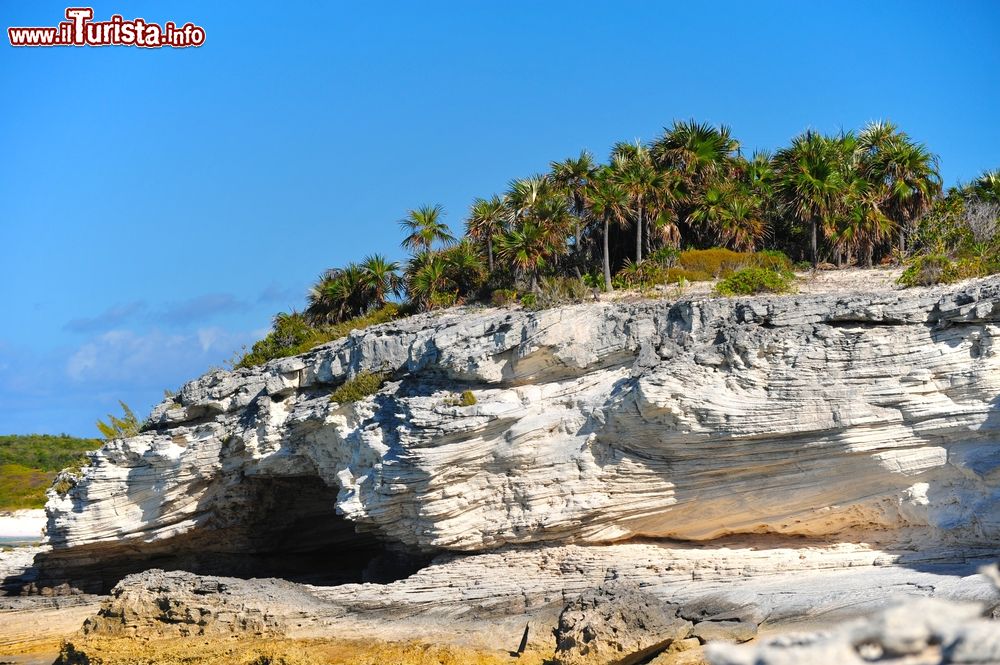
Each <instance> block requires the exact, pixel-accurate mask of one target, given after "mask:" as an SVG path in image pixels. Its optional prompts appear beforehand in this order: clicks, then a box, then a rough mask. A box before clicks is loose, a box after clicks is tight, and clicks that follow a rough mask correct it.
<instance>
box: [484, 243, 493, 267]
mask: <svg viewBox="0 0 1000 665" xmlns="http://www.w3.org/2000/svg"><path fill="white" fill-rule="evenodd" d="M486 254H487V257H488V259H489V264H490V272H493V238H487V239H486Z"/></svg>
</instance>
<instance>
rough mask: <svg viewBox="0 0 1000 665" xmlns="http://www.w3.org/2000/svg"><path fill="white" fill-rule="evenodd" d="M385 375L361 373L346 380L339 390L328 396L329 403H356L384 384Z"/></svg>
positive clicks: (372, 393)
mask: <svg viewBox="0 0 1000 665" xmlns="http://www.w3.org/2000/svg"><path fill="white" fill-rule="evenodd" d="M385 378H386V377H385V374H381V373H374V372H361V373H360V374H358V375H357V376H355V377H354V378H353V379H348V380H347V381H345V382H344V383H343V384H342V385H341V386H340V387H339V388H337V389H336V390H334V391H333V392H332V393H331V394H330V401H331V402H340V403H341V404H346V403H348V402H357V401H358V400H359V399H364V398H365V397H368V396H369V395H374V394H375V393H377V392H378V391H379V388H381V387H382V384H383V383H385Z"/></svg>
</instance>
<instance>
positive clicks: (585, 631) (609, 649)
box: [555, 584, 756, 665]
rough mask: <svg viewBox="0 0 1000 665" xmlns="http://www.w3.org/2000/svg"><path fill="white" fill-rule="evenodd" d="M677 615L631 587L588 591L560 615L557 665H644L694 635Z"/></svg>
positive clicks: (670, 606)
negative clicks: (657, 654) (672, 644)
mask: <svg viewBox="0 0 1000 665" xmlns="http://www.w3.org/2000/svg"><path fill="white" fill-rule="evenodd" d="M678 609H679V607H678V606H677V605H673V604H670V603H664V602H662V601H661V600H660V599H658V598H656V597H655V596H652V595H649V594H646V593H643V592H642V591H641V590H640V589H639V588H638V587H635V586H630V585H624V584H608V585H604V586H601V587H598V588H596V589H593V590H591V591H586V592H584V593H583V594H582V595H580V596H579V597H578V598H576V599H574V600H573V601H571V602H570V603H569V604H568V605H567V606H566V607H565V608H564V609H563V611H562V613H561V614H560V615H559V624H558V626H557V627H556V635H555V637H556V658H555V660H556V663H558V665H589V664H595V665H633V663H638V662H641V661H642V660H644V659H646V658H648V657H649V656H651V655H654V654H656V653H658V652H660V651H663V650H664V649H666V648H667V647H668V646H670V644H671V643H672V642H675V641H679V640H683V639H685V638H687V637H688V636H689V635H690V634H691V628H692V624H691V622H690V621H687V620H685V619H682V618H681V617H679V616H678V615H677V611H678ZM754 628H756V626H754Z"/></svg>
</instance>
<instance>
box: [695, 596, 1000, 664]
mask: <svg viewBox="0 0 1000 665" xmlns="http://www.w3.org/2000/svg"><path fill="white" fill-rule="evenodd" d="M982 613H983V608H982V607H981V606H979V605H976V604H972V603H952V602H948V601H943V600H937V599H930V598H926V599H922V600H917V601H910V602H908V603H902V604H898V605H896V606H894V607H891V608H889V609H886V610H884V611H882V612H880V613H878V614H877V615H875V616H874V617H871V618H869V619H864V620H858V621H855V622H851V623H848V624H844V625H841V626H837V627H835V628H833V629H832V630H830V631H827V632H822V633H805V634H796V635H791V634H790V635H783V636H777V637H770V638H768V639H766V640H764V641H763V643H761V644H759V645H754V646H746V647H737V646H731V645H725V644H715V645H710V646H709V647H708V648H707V649H706V651H707V655H708V660H709V662H710V663H712V665H792V664H798V663H816V664H817V665H833V664H834V663H836V664H837V665H863V664H864V663H887V664H888V663H900V664H902V663H907V664H910V665H946V664H957V663H965V664H969V665H971V664H972V663H976V664H979V665H995V664H996V663H1000V624H997V622H996V621H990V620H987V619H984V618H983V617H982Z"/></svg>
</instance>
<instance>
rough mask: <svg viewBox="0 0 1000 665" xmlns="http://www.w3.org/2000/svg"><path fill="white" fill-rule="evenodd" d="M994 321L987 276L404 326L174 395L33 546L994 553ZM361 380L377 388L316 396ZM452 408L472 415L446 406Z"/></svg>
mask: <svg viewBox="0 0 1000 665" xmlns="http://www.w3.org/2000/svg"><path fill="white" fill-rule="evenodd" d="M998 324H1000V279H996V278H993V279H988V280H980V281H977V282H973V283H970V284H968V285H966V286H963V287H960V288H959V287H955V288H937V289H925V290H908V291H903V292H899V291H896V292H886V293H872V294H853V295H845V296H843V297H839V298H838V297H831V296H801V297H797V296H785V297H772V298H753V299H715V300H704V301H682V302H678V303H668V302H640V303H593V304H583V305H576V306H570V307H563V308H559V309H553V310H547V311H541V312H537V313H531V312H524V311H508V310H495V309H483V310H469V309H464V310H463V309H460V310H453V311H448V312H446V313H444V314H442V315H425V316H418V317H413V318H411V319H406V320H403V321H401V322H398V323H391V324H386V325H382V326H378V327H375V328H371V329H368V330H365V331H360V332H355V333H353V334H352V335H351V336H349V337H348V338H346V339H344V340H341V341H338V342H333V343H330V344H327V345H325V346H323V347H320V348H318V349H316V350H314V351H312V352H309V353H307V354H304V355H302V356H297V357H293V358H287V359H282V360H279V361H274V362H271V363H269V364H268V365H266V366H264V367H261V368H256V369H253V370H239V371H236V372H222V371H220V372H215V373H212V374H208V375H206V376H204V377H202V378H200V379H198V380H197V381H194V382H192V383H189V384H187V385H186V386H185V387H184V388H183V390H182V391H181V392H180V397H179V399H180V405H179V406H178V405H177V404H176V403H172V402H165V403H164V404H162V405H160V406H159V407H157V408H156V409H155V410H154V412H153V422H152V427H153V428H152V429H151V430H150V431H148V432H146V433H144V434H141V435H140V436H137V437H134V438H131V439H126V440H119V441H115V442H112V443H110V444H108V445H106V446H105V447H104V448H102V449H101V450H100V451H98V452H97V453H95V454H94V455H93V465H92V466H90V467H88V468H86V469H85V470H84V472H83V477H82V478H81V479H80V481H79V482H78V483H77V485H76V487H74V488H73V489H71V490H70V492H69V493H68V494H67V495H66V496H65V497H59V496H56V495H52V496H51V499H50V501H49V504H48V507H47V508H48V511H49V525H48V533H49V540H50V542H51V543H52V545H53V547H54V548H56V549H66V548H69V549H74V548H76V549H77V550H78V551H82V550H80V548H85V546H88V545H98V546H100V545H102V544H112V543H113V544H114V545H113V547H115V548H118V549H123V548H135V550H136V551H141V550H142V549H143V548H149V547H151V546H154V545H155V544H156V543H158V542H165V541H171V540H173V541H174V543H173V546H175V547H176V546H177V544H178V542H182V541H183V538H181V537H185V536H186V537H188V538H190V537H193V536H195V535H197V534H200V533H211V534H212V535H211V536H210V538H211V540H212V543H213V547H215V548H216V549H226V548H230V549H232V550H246V549H248V548H249V549H254V550H261V549H267V548H268V547H269V546H271V545H272V544H273V543H274V542H275V541H281V540H283V536H284V535H286V534H287V533H288V531H289V526H290V525H292V526H294V529H293V530H296V531H297V530H299V527H300V526H303V525H312V528H313V529H314V530H315V529H316V528H317V527H316V525H317V524H320V525H325V526H326V527H331V528H329V529H328V532H326V533H322V534H317V535H316V537H323V538H325V539H327V540H328V541H329V542H331V543H333V542H349V541H352V540H353V538H354V530H355V527H357V528H360V529H362V530H364V531H366V532H370V533H373V534H376V535H377V536H378V537H380V538H381V539H384V540H388V541H391V542H396V543H402V544H405V545H406V546H408V547H410V548H421V549H424V550H429V551H433V550H442V549H444V550H453V551H483V550H489V549H493V548H497V547H500V546H502V545H505V544H513V543H571V542H575V543H608V542H615V541H621V540H625V539H629V538H635V537H639V536H649V537H659V538H673V539H684V540H709V539H712V538H718V537H720V536H724V535H727V534H741V533H744V534H760V533H772V534H784V535H799V536H810V537H815V536H835V537H836V538H837V539H839V540H859V539H861V540H864V541H865V542H883V543H891V544H894V545H901V544H911V545H924V544H927V543H941V542H944V541H948V542H960V543H991V542H995V541H996V538H997V537H998V535H1000V502H998V501H996V494H997V492H998V484H997V479H998V478H1000V473H998V470H1000V446H997V442H998V436H1000V434H998V432H1000V371H998V370H1000V353H998V352H997V349H998V346H997V340H998V339H1000V325H998ZM366 370H369V371H370V370H381V371H387V372H389V373H390V374H391V376H392V378H391V380H390V381H388V382H387V383H386V385H385V386H384V387H383V388H382V390H380V391H379V392H378V394H376V395H374V396H372V397H369V398H367V399H364V400H361V401H359V402H356V403H353V404H336V403H332V402H331V401H330V400H329V398H328V395H329V392H330V389H331V387H333V386H335V385H337V384H338V383H339V382H341V381H343V380H344V379H346V378H348V377H350V376H353V375H355V374H357V373H358V372H361V371H366ZM466 388H468V389H470V390H472V392H473V394H474V395H475V396H476V400H477V403H476V404H475V405H472V406H455V405H454V400H453V399H452V398H453V396H454V393H455V392H456V391H459V390H462V389H466ZM285 481H290V482H291V487H304V488H307V489H309V492H310V494H309V497H308V500H305V499H303V500H300V501H298V502H297V503H296V502H295V501H292V499H294V498H295V497H294V496H292V495H294V494H295V492H294V491H292V490H290V489H289V486H287V485H282V484H281V483H282V482H285ZM307 481H310V482H312V483H313V484H312V485H307ZM326 488H329V491H326ZM334 503H335V506H336V515H339V516H342V518H343V519H344V520H347V523H344V522H343V520H341V521H339V522H338V520H337V517H336V516H335V513H334V506H333V505H332V504H334ZM271 508H273V509H274V511H276V512H274V514H271V515H268V516H267V520H268V522H267V523H262V522H261V519H260V516H261V515H262V514H266V513H267V512H268V510H269V509H271ZM324 518H325V519H324ZM334 525H335V526H336V528H332V526H334ZM303 528H304V526H303ZM179 538H181V540H180V541H178V540H177V539H179ZM285 540H287V539H285ZM314 540H315V538H314Z"/></svg>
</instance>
